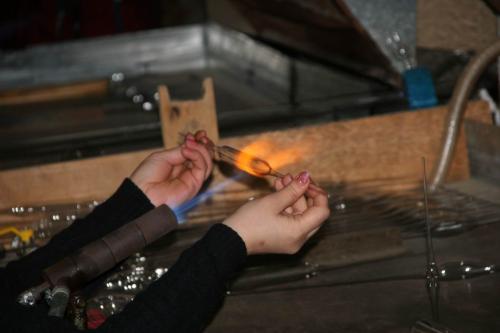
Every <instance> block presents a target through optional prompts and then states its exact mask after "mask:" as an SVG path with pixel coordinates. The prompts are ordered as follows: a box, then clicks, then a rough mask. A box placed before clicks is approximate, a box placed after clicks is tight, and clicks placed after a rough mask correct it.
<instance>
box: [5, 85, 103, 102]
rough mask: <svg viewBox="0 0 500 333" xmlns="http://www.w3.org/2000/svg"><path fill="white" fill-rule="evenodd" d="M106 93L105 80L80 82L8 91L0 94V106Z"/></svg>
mask: <svg viewBox="0 0 500 333" xmlns="http://www.w3.org/2000/svg"><path fill="white" fill-rule="evenodd" d="M107 92H108V81H107V80H98V81H90V82H80V83H74V84H69V85H64V86H52V87H43V88H33V89H17V90H9V91H2V92H0V106H3V105H19V104H28V103H41V102H51V101H58V100H62V99H71V98H82V97H89V96H104V95H105V94H106V93H107Z"/></svg>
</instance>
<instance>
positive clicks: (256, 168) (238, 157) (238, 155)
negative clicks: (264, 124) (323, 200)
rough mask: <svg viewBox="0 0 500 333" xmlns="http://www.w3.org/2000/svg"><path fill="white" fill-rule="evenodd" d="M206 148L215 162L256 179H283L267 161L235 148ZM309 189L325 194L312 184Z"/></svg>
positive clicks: (211, 146) (282, 175)
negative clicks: (229, 166) (212, 154)
mask: <svg viewBox="0 0 500 333" xmlns="http://www.w3.org/2000/svg"><path fill="white" fill-rule="evenodd" d="M208 148H209V149H210V150H212V151H213V153H214V158H215V159H216V160H218V161H222V162H225V163H228V164H230V165H232V166H234V167H236V168H238V169H240V170H243V171H245V172H247V173H249V174H252V175H255V176H258V177H265V176H272V177H279V178H283V177H284V176H285V175H284V174H282V173H280V172H278V171H277V170H275V169H273V168H272V167H271V165H270V164H269V163H268V162H267V161H265V160H263V159H261V158H259V157H256V156H252V155H250V154H247V153H245V152H243V151H240V150H238V149H236V148H233V147H230V146H217V145H209V146H208ZM309 188H310V189H312V190H314V191H316V192H320V193H324V194H327V193H326V192H325V191H324V190H323V189H322V188H320V187H319V186H317V185H316V184H314V183H311V184H310V185H309Z"/></svg>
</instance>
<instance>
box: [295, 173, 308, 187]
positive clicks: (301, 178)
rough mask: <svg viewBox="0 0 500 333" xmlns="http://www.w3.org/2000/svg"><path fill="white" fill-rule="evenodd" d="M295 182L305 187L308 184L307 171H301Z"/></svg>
mask: <svg viewBox="0 0 500 333" xmlns="http://www.w3.org/2000/svg"><path fill="white" fill-rule="evenodd" d="M297 180H298V181H299V183H300V184H302V185H306V184H307V183H308V182H309V172H307V171H302V172H301V173H299V175H298V176H297Z"/></svg>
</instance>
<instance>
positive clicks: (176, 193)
mask: <svg viewBox="0 0 500 333" xmlns="http://www.w3.org/2000/svg"><path fill="white" fill-rule="evenodd" d="M210 144H212V142H211V141H210V139H209V138H208V137H207V135H206V133H205V131H198V132H196V134H195V135H194V136H193V135H192V134H187V135H186V137H185V141H184V143H183V144H182V145H181V146H179V147H176V148H173V149H169V150H163V151H158V152H155V153H153V154H151V155H149V156H148V157H147V158H146V159H145V160H144V161H142V163H141V164H140V165H139V166H138V167H137V169H135V171H134V172H133V173H132V175H131V176H130V179H131V180H132V181H133V182H134V183H135V184H136V185H137V186H138V187H139V188H140V189H141V190H142V192H144V194H145V195H146V196H147V197H148V199H149V200H150V201H151V203H152V204H153V205H155V206H159V205H161V204H166V205H168V206H169V207H170V208H175V207H177V206H179V205H181V204H182V203H184V202H186V201H187V200H189V199H191V198H193V197H194V196H195V195H196V193H198V191H199V190H200V188H201V186H202V185H203V182H204V181H205V180H206V179H207V178H208V177H209V176H210V173H211V172H212V168H213V162H212V156H211V152H210V151H209V150H208V149H207V146H209V145H210Z"/></svg>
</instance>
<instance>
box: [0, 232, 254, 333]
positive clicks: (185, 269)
mask: <svg viewBox="0 0 500 333" xmlns="http://www.w3.org/2000/svg"><path fill="white" fill-rule="evenodd" d="M245 258H246V248H245V244H244V242H243V240H242V239H241V238H240V237H239V235H238V234H237V233H236V232H235V231H233V230H232V229H231V228H229V227H227V226H225V225H222V224H218V225H215V226H213V227H212V228H211V229H210V230H209V231H208V233H207V234H206V235H205V236H204V237H203V238H202V239H201V240H199V241H198V242H197V243H195V244H194V245H193V246H192V247H191V248H189V249H188V250H186V251H185V252H184V253H183V254H182V255H181V257H180V258H179V260H178V261H177V262H176V263H175V264H174V265H173V266H172V268H171V269H170V270H169V271H168V272H167V273H166V274H164V275H163V276H162V277H161V278H160V279H159V280H158V281H156V282H155V283H153V284H152V285H150V286H149V288H147V289H146V290H145V291H143V292H142V293H140V294H139V295H137V297H136V298H135V300H134V301H133V302H131V303H130V304H129V305H128V306H127V307H126V308H125V309H124V310H123V312H121V313H120V314H117V315H114V316H112V317H110V318H109V319H108V320H107V321H106V322H105V323H104V324H103V325H102V326H101V327H99V328H98V329H97V330H93V331H94V332H99V333H102V332H109V333H111V332H151V333H155V332H162V333H164V332H176V333H177V332H200V331H202V330H203V328H204V327H205V326H206V325H207V324H208V322H209V321H210V319H211V318H212V317H213V315H214V314H215V313H216V311H217V309H218V308H219V307H220V305H221V304H222V301H223V299H224V295H225V290H226V288H225V286H226V283H227V281H228V279H229V278H231V277H232V276H233V274H235V273H236V272H237V271H238V270H239V269H240V268H241V266H242V265H243V263H244V261H245ZM40 308H41V307H37V308H35V309H29V308H24V307H21V306H20V305H15V304H14V305H13V307H12V308H11V309H10V311H7V312H9V313H10V314H8V317H9V319H8V320H7V323H5V324H3V325H2V327H5V328H7V327H8V328H7V330H6V331H7V332H34V331H36V332H75V333H76V332H81V331H78V330H76V328H74V327H73V326H71V325H70V323H68V322H67V321H65V320H62V319H58V318H51V317H48V316H47V315H46V312H45V313H43V312H42V311H40ZM0 321H1V320H0Z"/></svg>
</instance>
